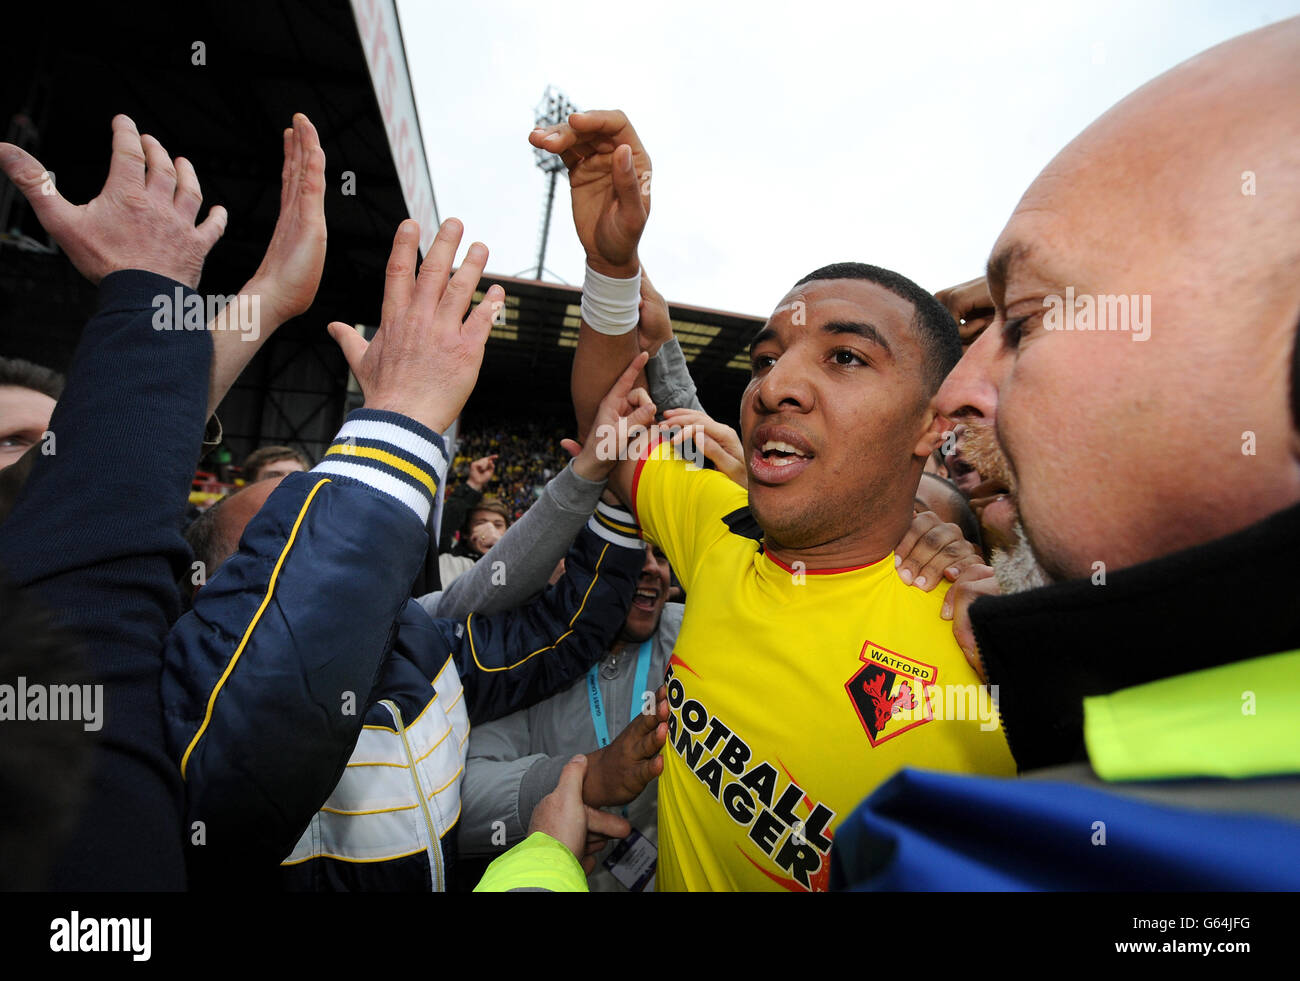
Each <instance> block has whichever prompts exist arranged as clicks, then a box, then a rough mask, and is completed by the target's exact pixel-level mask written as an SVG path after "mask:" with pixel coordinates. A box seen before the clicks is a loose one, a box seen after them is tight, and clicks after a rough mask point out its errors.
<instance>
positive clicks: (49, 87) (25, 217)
mask: <svg viewBox="0 0 1300 981" xmlns="http://www.w3.org/2000/svg"><path fill="white" fill-rule="evenodd" d="M52 18H53V20H52ZM5 22H6V23H5V26H6V39H7V40H8V41H9V42H10V44H9V45H8V46H7V49H6V65H5V72H4V77H3V79H0V125H3V126H4V127H5V130H4V133H3V135H0V138H3V139H6V140H8V141H10V142H17V143H19V144H20V145H22V146H24V147H26V148H27V149H28V150H29V151H30V152H31V153H33V154H34V155H36V156H37V157H38V158H39V159H40V160H41V161H42V162H43V163H44V164H45V165H46V166H47V167H49V168H50V169H51V170H52V171H53V172H54V173H55V175H56V181H57V185H58V187H59V189H60V191H61V192H62V193H63V194H64V195H65V196H66V197H67V198H68V199H69V200H71V201H74V202H78V203H80V202H85V201H88V200H90V198H92V197H93V196H94V195H95V194H97V193H98V191H99V189H100V187H101V186H102V184H103V181H104V177H105V175H106V173H107V168H108V153H109V133H110V130H109V122H110V120H111V119H112V117H113V116H114V115H115V114H116V113H119V112H125V113H127V114H128V115H130V116H131V117H132V118H133V119H134V120H135V121H136V123H137V125H138V126H139V127H140V130H141V132H147V133H152V134H153V135H155V136H157V137H158V139H159V140H161V141H162V143H163V145H164V146H166V147H167V149H168V150H169V151H170V152H171V153H172V154H173V155H184V156H186V157H188V158H189V159H191V160H192V161H194V164H195V167H196V169H197V171H198V174H199V178H200V180H201V182H202V185H203V191H204V196H205V198H206V201H205V207H206V206H209V205H211V204H218V203H219V204H223V205H225V206H226V208H227V210H228V211H229V214H230V222H229V226H228V228H227V231H226V234H225V235H224V236H223V238H222V240H221V241H220V242H219V243H218V245H217V247H216V248H215V249H214V250H213V252H212V254H211V255H210V256H209V258H208V261H207V263H206V265H205V267H204V272H203V281H202V283H201V284H200V289H201V290H202V291H204V292H208V293H222V294H228V293H233V292H234V291H235V290H236V289H238V288H239V286H240V285H241V284H242V283H243V282H244V281H245V280H246V279H247V278H248V277H249V276H250V275H251V274H252V272H253V271H254V269H256V267H257V264H258V263H259V262H260V260H261V256H262V253H263V251H264V250H265V247H266V243H267V242H268V241H269V240H270V237H271V230H272V228H273V227H274V224H275V219H276V214H277V211H278V206H279V180H280V169H281V138H280V133H281V131H282V129H283V128H284V127H285V126H286V125H288V123H289V120H290V118H291V116H292V114H293V112H295V111H302V112H305V113H306V114H307V115H308V116H309V117H310V118H311V119H312V121H313V122H314V123H315V124H316V127H317V129H318V130H319V131H320V134H321V140H322V143H323V146H324V149H325V155H326V167H327V170H326V186H327V192H326V202H325V212H326V220H327V222H328V224H329V252H328V256H327V259H326V263H325V274H324V277H323V280H322V283H321V288H320V291H319V292H318V294H317V298H316V302H315V303H314V304H313V306H312V308H311V309H310V310H309V311H308V312H307V313H306V314H304V315H303V316H302V317H299V318H297V319H296V320H294V321H292V322H290V323H288V324H286V325H285V326H284V327H282V328H281V329H280V330H279V331H278V332H277V333H276V335H275V336H274V337H273V338H272V339H271V340H270V341H269V342H268V343H267V344H266V346H265V348H264V349H263V351H262V352H261V353H260V354H259V355H258V356H257V357H256V358H255V359H254V360H253V362H252V364H251V365H250V366H249V367H248V369H247V370H246V371H245V373H244V375H243V376H242V377H241V378H240V380H239V382H238V383H237V385H236V387H235V388H234V389H233V390H232V391H231V393H230V395H228V396H227V398H226V400H225V402H223V404H222V406H221V410H220V415H221V419H222V422H223V424H224V426H225V429H226V433H227V442H228V444H229V445H230V447H231V449H232V451H233V452H234V455H235V457H236V459H239V458H240V457H241V456H242V455H243V454H245V453H247V452H248V451H250V450H251V449H253V448H254V447H255V446H257V445H259V444H265V443H290V444H293V445H298V446H300V447H302V448H303V449H305V450H307V452H309V453H311V454H316V455H318V454H319V453H321V452H322V451H323V449H324V445H325V444H326V443H327V442H328V440H329V439H330V437H331V436H332V435H333V433H334V432H335V430H336V428H337V426H338V424H339V423H340V421H341V419H342V416H343V414H344V412H345V411H346V408H347V407H348V405H349V403H350V401H355V399H356V398H357V395H356V393H355V391H354V392H352V393H351V394H350V393H349V391H348V377H349V376H348V373H347V370H346V365H345V363H344V361H343V358H342V356H341V354H340V353H339V352H338V350H337V349H336V348H335V346H334V344H333V342H332V341H331V340H330V339H329V337H328V335H327V334H326V332H325V330H324V326H325V324H326V323H327V322H328V321H330V320H343V321H347V322H350V323H364V324H374V323H376V322H377V321H378V317H379V307H380V301H381V298H382V296H383V271H384V264H385V260H386V259H387V256H388V252H389V249H390V247H391V245H392V236H393V231H394V229H395V228H396V227H397V225H398V223H399V222H400V221H401V220H402V219H403V218H405V217H406V216H407V215H408V213H412V212H415V213H416V217H417V218H420V219H421V225H422V231H423V232H424V233H425V235H424V237H425V238H426V240H427V239H428V238H429V237H430V236H431V235H432V232H433V229H434V228H435V227H436V215H437V208H436V203H435V202H434V198H433V185H432V181H431V179H430V176H429V174H428V167H427V163H426V162H425V158H424V149H423V141H422V139H421V138H420V134H419V122H418V118H417V117H416V116H415V105H414V97H413V95H412V94H411V91H410V85H409V81H408V80H407V77H406V63H405V53H404V50H403V47H402V42H401V31H400V26H399V25H398V23H397V19H396V9H395V6H394V5H393V3H392V2H391V0H353V2H349V0H320V2H314V3H301V2H290V0H265V2H256V3H254V2H238V3H227V2H218V0H195V2H191V3H187V4H176V3H174V2H163V0H140V2H136V3H132V4H130V5H115V4H101V5H83V6H79V7H77V8H76V12H75V14H69V15H67V16H59V15H55V14H52V13H51V11H50V9H49V8H48V7H44V6H42V5H40V4H23V5H18V6H15V7H14V8H13V9H11V10H7V11H6V13H5ZM199 43H201V45H202V49H201V50H202V56H201V58H196V55H197V54H198V53H199V49H198V48H196V44H199ZM199 61H201V63H197V62H199ZM528 95H529V96H530V95H531V93H530V94H528ZM525 97H526V96H525V94H521V99H522V98H525ZM424 109H425V112H426V113H432V114H434V117H433V118H435V119H436V113H437V106H425V107H424ZM348 172H350V173H351V174H352V176H353V178H354V180H353V181H352V182H351V186H352V189H353V191H354V193H348V192H346V191H345V190H344V186H345V175H346V174H347V173H348ZM6 192H8V193H9V194H10V201H11V204H12V208H11V210H10V212H9V223H8V227H6V228H4V229H0V354H6V355H10V356H18V357H25V358H28V359H30V360H33V361H37V362H39V363H43V364H48V365H50V366H51V367H54V368H57V369H60V370H64V369H66V367H67V364H68V362H69V360H70V356H71V353H72V349H73V347H74V346H75V343H76V340H77V338H78V336H79V335H80V330H81V327H82V325H83V324H84V323H85V320H86V319H87V318H88V317H89V315H90V313H91V312H92V311H93V309H94V300H95V292H94V289H93V288H92V287H90V286H89V285H88V284H86V283H85V282H84V281H83V280H81V278H80V277H79V276H78V275H77V274H76V273H75V272H74V271H73V270H72V269H71V267H70V264H69V263H68V262H67V260H66V259H65V258H64V257H63V256H62V255H61V254H59V253H58V252H57V251H55V250H53V249H50V248H48V239H47V238H46V237H45V235H44V233H43V231H42V230H41V228H40V226H39V224H38V223H36V221H35V219H34V218H33V217H32V215H31V213H30V211H29V210H28V209H27V208H26V205H25V203H24V202H22V200H21V197H19V198H18V199H17V200H14V199H13V197H12V187H11V185H9V183H8V182H7V181H4V180H3V179H2V178H0V213H3V212H4V196H5V193H6ZM530 231H531V221H530ZM488 280H489V282H499V283H501V284H502V285H503V286H505V288H506V291H507V294H508V296H509V299H508V301H507V320H506V325H505V326H504V327H500V328H498V329H497V331H496V332H494V336H493V338H492V340H491V342H490V343H489V349H488V354H487V357H486V359H485V364H484V371H483V381H482V383H481V384H480V387H479V389H478V390H477V391H476V393H475V395H474V396H473V398H472V399H471V402H470V406H469V409H468V411H469V413H470V414H471V416H472V414H473V413H474V412H475V411H479V410H483V411H486V410H488V409H505V410H508V411H512V412H525V413H534V412H537V411H546V412H549V413H551V414H554V415H567V414H568V413H569V411H570V410H569V407H568V406H569V399H568V377H569V364H570V360H571V355H572V346H573V343H574V339H575V337H576V329H577V320H576V317H577V303H578V300H579V291H578V290H577V288H575V287H569V286H561V285H556V284H552V283H543V282H537V281H534V280H518V279H511V278H507V277H495V276H489V277H488ZM672 315H673V318H674V320H675V321H679V322H680V323H679V325H678V326H679V331H680V335H681V338H682V341H683V346H684V347H685V348H686V350H687V353H688V356H689V357H691V359H692V362H693V363H692V370H693V371H695V372H696V373H697V374H696V377H697V381H698V382H699V383H700V384H701V387H702V388H705V389H707V394H708V396H709V398H708V399H706V406H707V407H708V408H710V410H712V411H716V412H718V413H719V414H720V416H721V417H722V418H724V419H732V418H733V417H734V407H735V406H736V405H737V404H738V401H739V393H740V391H741V390H743V387H744V383H745V381H747V377H746V376H747V372H740V371H737V370H735V369H734V368H728V367H727V365H728V364H729V363H730V362H732V360H733V358H734V357H735V355H736V353H737V352H738V351H741V350H742V349H743V348H744V347H745V345H746V344H747V343H748V339H749V336H751V335H752V333H753V329H754V324H756V323H757V321H756V320H755V319H754V318H751V317H743V316H738V315H732V314H726V313H721V312H718V311H711V310H703V309H699V308H691V307H683V306H678V305H672ZM715 405H716V408H715ZM729 410H730V411H729ZM733 421H734V420H733Z"/></svg>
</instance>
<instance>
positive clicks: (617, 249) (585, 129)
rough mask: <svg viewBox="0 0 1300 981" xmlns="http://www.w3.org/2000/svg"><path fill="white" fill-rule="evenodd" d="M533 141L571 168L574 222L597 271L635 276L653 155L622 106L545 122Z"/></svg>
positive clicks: (531, 137)
mask: <svg viewBox="0 0 1300 981" xmlns="http://www.w3.org/2000/svg"><path fill="white" fill-rule="evenodd" d="M528 142H529V143H531V144H532V145H533V146H535V147H538V148H540V149H543V150H550V151H551V152H552V153H557V154H559V155H560V159H561V160H563V161H564V165H565V166H566V167H568V168H569V187H570V189H571V192H572V198H573V223H574V225H575V226H577V230H578V238H579V240H580V241H581V242H582V247H583V248H584V249H585V250H586V252H587V262H588V264H589V265H590V266H591V268H592V269H594V270H596V272H599V273H604V274H605V275H606V276H613V277H615V278H617V279H630V278H631V277H633V276H635V275H636V273H637V270H638V269H640V267H641V266H640V260H639V259H638V257H637V244H638V243H639V242H640V241H641V233H642V232H643V231H644V230H645V223H646V219H647V218H648V217H649V215H650V157H649V155H648V154H647V153H646V152H645V147H643V146H642V145H641V140H640V138H638V137H637V135H636V130H634V129H633V128H632V124H631V123H629V122H628V120H627V116H625V115H624V114H623V113H622V112H620V111H619V110H617V109H610V110H600V111H596V112H575V113H574V114H573V115H571V116H570V117H569V121H568V122H567V123H560V124H558V125H556V126H546V127H542V126H539V127H537V128H536V129H534V130H533V131H532V132H531V133H530V134H528Z"/></svg>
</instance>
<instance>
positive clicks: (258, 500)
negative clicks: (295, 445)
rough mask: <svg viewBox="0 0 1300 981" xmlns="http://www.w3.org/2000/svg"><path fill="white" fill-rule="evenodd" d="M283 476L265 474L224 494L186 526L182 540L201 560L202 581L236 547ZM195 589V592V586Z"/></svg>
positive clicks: (209, 577)
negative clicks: (233, 491)
mask: <svg viewBox="0 0 1300 981" xmlns="http://www.w3.org/2000/svg"><path fill="white" fill-rule="evenodd" d="M283 479H284V478H283V477H268V478H267V479H266V480H260V481H258V482H257V483H255V484H249V485H248V486H246V487H243V488H241V489H240V490H237V491H235V493H233V494H231V495H230V496H229V497H223V498H222V499H221V500H219V501H218V502H217V503H216V504H214V505H212V507H210V508H208V509H207V510H206V511H204V512H203V513H202V514H201V515H199V516H198V517H197V518H195V519H194V520H193V521H192V522H191V523H190V526H189V527H188V528H186V529H185V540H186V541H187V542H189V544H190V550H191V551H193V552H194V559H195V561H197V562H202V563H203V578H204V579H205V580H207V579H211V578H212V577H213V576H214V575H215V574H216V572H217V570H218V569H220V568H221V566H222V564H223V563H224V562H225V561H226V559H228V558H230V557H231V556H232V555H234V554H235V552H236V551H237V550H238V549H239V539H240V538H242V537H243V535H244V529H245V528H247V527H248V523H249V522H250V521H252V520H253V515H255V514H257V512H258V511H260V510H261V509H262V505H263V504H265V503H266V499H267V498H268V497H270V496H271V492H272V491H273V490H275V489H276V488H277V487H279V486H280V481H281V480H283ZM194 591H195V592H198V589H197V588H195V590H194Z"/></svg>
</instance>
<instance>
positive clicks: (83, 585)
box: [0, 270, 212, 890]
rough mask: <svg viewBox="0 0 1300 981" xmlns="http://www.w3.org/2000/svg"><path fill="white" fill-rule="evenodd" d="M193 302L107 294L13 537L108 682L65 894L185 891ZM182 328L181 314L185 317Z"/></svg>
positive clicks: (122, 287) (17, 578) (203, 385)
mask: <svg viewBox="0 0 1300 981" xmlns="http://www.w3.org/2000/svg"><path fill="white" fill-rule="evenodd" d="M192 292H193V291H191V290H189V289H188V288H185V287H182V286H181V285H180V284H178V283H176V282H175V281H173V280H170V279H167V278H166V277H163V276H159V275H156V274H154V273H147V272H142V271H138V270H128V271H123V272H116V273H112V274H110V275H109V276H106V277H105V278H104V280H103V282H102V284H101V285H100V291H99V309H98V311H97V312H96V313H95V315H94V317H92V318H91V320H90V322H89V323H88V324H87V325H86V328H85V332H84V333H83V335H82V338H81V342H80V344H79V345H78V347H77V351H76V354H75V356H74V358H73V363H72V367H71V369H70V371H69V373H68V382H67V388H66V389H65V391H64V394H63V398H62V399H60V401H59V403H58V405H57V407H56V408H55V410H54V415H53V418H52V420H51V423H50V431H51V432H52V433H53V436H54V440H53V444H52V447H51V448H52V449H53V452H52V453H51V454H49V455H42V456H41V457H40V458H39V459H37V461H36V464H35V466H34V468H33V470H32V473H31V477H30V478H29V479H28V481H27V484H26V486H25V487H24V489H23V491H22V493H21V496H20V497H19V499H18V501H17V503H16V504H15V506H14V510H13V512H12V513H11V514H10V516H9V518H8V520H7V521H6V522H5V523H4V525H3V526H0V569H3V570H4V572H5V574H7V576H8V578H9V579H10V581H11V582H12V583H13V584H14V585H15V586H17V587H18V588H20V589H21V590H22V591H23V593H24V594H25V595H27V596H29V597H31V598H32V599H34V600H35V601H36V602H38V603H39V604H40V605H42V606H44V607H45V608H46V609H47V610H49V611H51V613H52V614H53V617H54V619H55V621H56V623H57V624H58V625H60V626H63V627H66V628H69V629H70V630H71V631H72V632H73V633H74V634H75V635H77V636H78V637H79V638H80V640H81V641H82V642H83V644H84V649H85V651H86V652H87V656H86V661H87V667H88V673H89V675H90V678H89V680H90V682H91V683H94V684H100V685H103V689H102V691H103V696H102V702H101V711H100V721H101V723H102V728H99V729H98V730H97V731H90V730H88V731H86V734H85V735H86V738H87V740H88V741H90V744H91V773H90V781H89V786H88V787H86V788H85V792H84V804H83V807H82V809H81V811H80V813H79V815H78V816H77V818H76V820H75V823H74V826H73V827H74V830H73V832H72V834H71V836H70V838H69V839H68V840H67V841H66V842H65V843H64V845H63V846H62V848H61V850H60V852H59V854H58V858H57V859H56V863H55V868H54V870H53V873H52V875H51V880H50V887H51V888H53V889H61V890H62V889H74V890H82V889H85V890H121V889H183V888H184V887H185V876H184V861H183V858H182V849H181V842H182V828H181V813H182V808H181V801H182V796H181V783H180V776H179V774H178V772H177V770H176V765H175V764H174V763H173V762H172V761H171V760H170V759H169V758H168V755H167V753H166V747H165V742H164V737H163V725H162V704H161V694H160V678H161V671H162V647H163V638H164V637H165V636H166V634H167V630H168V627H169V626H170V624H171V623H172V621H174V620H175V619H176V617H177V616H178V614H179V606H180V603H179V596H178V593H177V589H176V587H175V585H174V584H175V582H176V580H177V579H178V578H179V577H180V575H181V573H183V572H185V571H187V570H188V564H189V561H190V553H189V549H188V547H187V546H186V544H185V540H184V538H183V537H182V524H183V521H184V517H185V507H186V500H187V497H188V492H189V486H190V482H191V481H192V479H193V476H194V466H195V461H196V460H197V459H198V454H199V449H200V445H201V443H202V438H203V424H204V417H205V415H206V405H207V397H208V374H209V370H210V366H211V362H212V339H211V338H210V337H209V336H208V334H207V332H206V331H204V330H196V331H187V330H169V331H161V330H155V329H154V326H153V314H154V309H155V304H156V303H157V302H158V299H157V298H160V297H161V298H164V299H165V300H167V301H168V302H174V301H175V299H176V298H177V297H178V296H188V295H190V294H191V293H192ZM176 320H179V318H173V322H175V321H176Z"/></svg>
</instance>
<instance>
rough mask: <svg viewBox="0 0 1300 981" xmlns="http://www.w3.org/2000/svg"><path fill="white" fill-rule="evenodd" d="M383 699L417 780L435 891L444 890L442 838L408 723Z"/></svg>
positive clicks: (416, 786)
mask: <svg viewBox="0 0 1300 981" xmlns="http://www.w3.org/2000/svg"><path fill="white" fill-rule="evenodd" d="M383 701H384V704H385V705H387V706H388V711H390V712H391V713H392V714H393V719H394V721H396V722H397V731H398V733H399V734H400V735H401V737H402V747H403V748H404V749H405V750H406V762H407V763H408V764H409V765H410V768H411V779H412V780H414V781H415V795H416V797H417V798H418V799H419V801H420V810H421V811H422V812H423V813H424V826H425V828H427V829H428V832H429V860H430V863H431V865H430V871H432V872H433V891H434V892H444V891H445V887H444V886H443V883H442V840H441V839H440V838H439V837H438V834H437V831H436V830H435V829H434V826H433V818H432V817H430V816H429V802H428V801H427V800H425V799H424V787H422V786H421V785H420V774H419V771H417V770H416V768H415V756H414V755H412V753H411V744H410V743H409V742H408V741H407V739H406V724H405V723H404V722H403V721H402V712H401V709H399V708H398V707H397V703H396V702H393V701H391V700H389V699H384V700H383Z"/></svg>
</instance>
